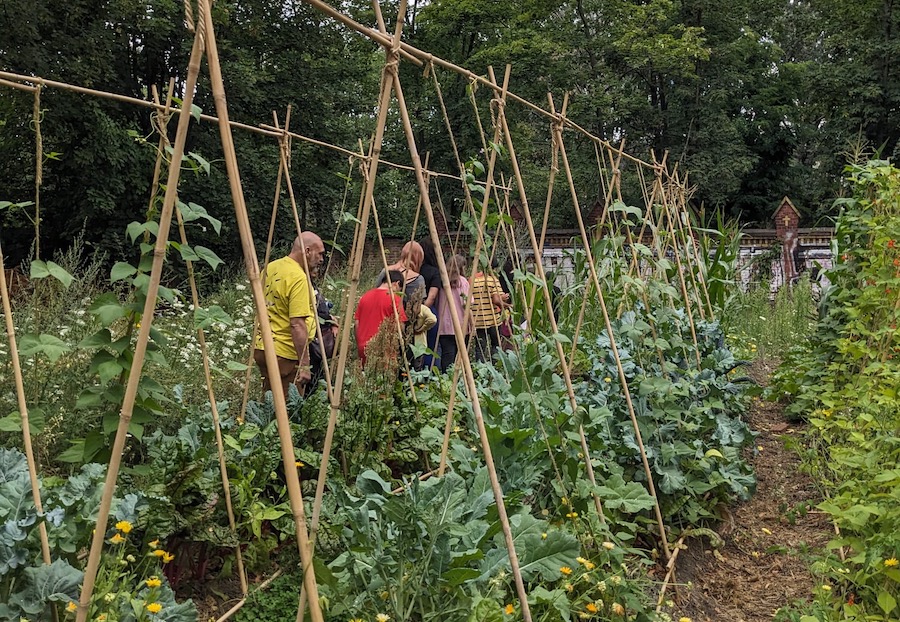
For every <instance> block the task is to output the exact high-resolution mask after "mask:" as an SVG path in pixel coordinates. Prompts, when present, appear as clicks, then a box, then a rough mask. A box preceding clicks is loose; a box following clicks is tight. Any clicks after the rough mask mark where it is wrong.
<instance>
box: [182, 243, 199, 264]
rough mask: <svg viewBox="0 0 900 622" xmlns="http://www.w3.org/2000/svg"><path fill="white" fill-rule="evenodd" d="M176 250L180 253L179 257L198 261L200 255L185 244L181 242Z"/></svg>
mask: <svg viewBox="0 0 900 622" xmlns="http://www.w3.org/2000/svg"><path fill="white" fill-rule="evenodd" d="M178 251H179V252H180V253H181V258H182V259H184V260H185V261H200V255H198V254H197V253H195V252H194V249H193V248H191V247H190V246H188V245H187V244H182V245H181V247H180V248H179V249H178Z"/></svg>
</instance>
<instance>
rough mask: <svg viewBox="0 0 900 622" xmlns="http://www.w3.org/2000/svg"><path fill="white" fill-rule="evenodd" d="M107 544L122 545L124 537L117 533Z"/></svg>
mask: <svg viewBox="0 0 900 622" xmlns="http://www.w3.org/2000/svg"><path fill="white" fill-rule="evenodd" d="M109 542H110V544H122V543H123V542H125V537H124V536H123V535H122V534H120V533H117V534H116V535H114V536H113V537H112V538H110V539H109Z"/></svg>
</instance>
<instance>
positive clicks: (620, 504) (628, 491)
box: [597, 475, 654, 514]
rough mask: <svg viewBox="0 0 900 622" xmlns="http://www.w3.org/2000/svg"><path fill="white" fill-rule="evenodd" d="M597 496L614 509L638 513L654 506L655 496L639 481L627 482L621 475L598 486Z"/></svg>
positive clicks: (612, 477) (614, 476)
mask: <svg viewBox="0 0 900 622" xmlns="http://www.w3.org/2000/svg"><path fill="white" fill-rule="evenodd" d="M597 496H598V497H600V499H601V500H602V501H603V505H604V506H606V507H608V508H610V509H612V510H619V509H620V510H622V511H623V512H626V513H628V514H636V513H637V512H642V511H644V510H649V509H651V508H652V507H653V506H654V503H653V497H651V496H650V494H649V493H648V492H647V490H646V489H645V488H644V487H643V486H642V485H641V484H639V483H637V482H627V483H626V482H625V480H624V479H623V478H622V476H621V475H613V476H611V477H610V478H609V479H607V480H606V485H604V486H598V487H597Z"/></svg>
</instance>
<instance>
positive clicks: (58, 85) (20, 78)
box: [0, 71, 480, 184]
mask: <svg viewBox="0 0 900 622" xmlns="http://www.w3.org/2000/svg"><path fill="white" fill-rule="evenodd" d="M23 82H34V83H40V84H42V85H43V86H44V87H49V88H54V89H59V90H61V91H71V92H73V93H81V94H82V95H90V96H93V97H100V98H103V99H110V100H113V101H118V102H122V103H126V104H134V105H135V106H141V107H144V108H151V109H153V110H156V111H158V112H164V111H165V106H164V105H162V104H158V103H155V102H152V101H147V100H144V99H138V98H137V97H131V96H129V95H121V94H119V93H110V92H108V91H98V90H96V89H90V88H87V87H83V86H78V85H75V84H69V83H68V82H59V81H57V80H46V79H44V78H39V77H36V76H25V75H21V74H16V73H10V72H7V71H0V86H7V87H9V88H20V89H21V90H24V91H29V92H33V91H35V90H37V89H36V87H33V86H30V85H28V84H22V83H23ZM170 112H171V114H179V113H180V112H181V109H180V108H172V109H171V110H170ZM200 120H201V121H209V122H211V123H218V122H219V118H218V117H216V116H213V115H209V114H200ZM228 125H230V126H231V127H232V128H236V129H241V130H245V131H248V132H253V133H255V134H262V135H263V136H272V137H274V138H280V137H281V136H282V135H283V132H282V131H281V130H279V129H277V128H274V127H272V126H271V125H268V124H265V123H260V124H259V126H255V125H248V124H246V123H240V122H239V121H231V120H229V121H228ZM288 134H289V135H290V137H291V138H296V139H297V140H301V141H303V142H305V143H309V144H311V145H316V146H317V147H322V148H324V149H330V150H332V151H336V152H337V153H340V154H341V155H344V156H347V157H350V158H361V157H362V156H360V154H359V152H356V151H352V150H350V149H346V148H344V147H341V146H339V145H334V144H332V143H329V142H325V141H322V140H317V139H315V138H310V137H309V136H304V135H302V134H297V133H296V132H289V133H288ZM380 163H381V164H384V165H385V166H389V167H391V168H396V169H399V170H404V171H413V170H414V169H413V167H411V166H409V165H406V164H397V163H396V162H391V161H390V160H385V159H381V160H380ZM427 173H428V174H429V175H433V176H435V177H446V178H447V179H453V180H456V181H461V180H462V178H461V177H460V176H459V175H453V174H452V173H442V172H439V171H427ZM474 183H476V184H478V183H480V182H478V181H477V180H476V181H475V182H474Z"/></svg>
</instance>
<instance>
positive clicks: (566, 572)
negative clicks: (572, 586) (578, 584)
mask: <svg viewBox="0 0 900 622" xmlns="http://www.w3.org/2000/svg"><path fill="white" fill-rule="evenodd" d="M559 571H560V572H561V573H563V574H564V575H566V576H567V577H568V576H569V575H570V574H572V569H571V568H569V567H568V566H563V567H562V568H560V569H559Z"/></svg>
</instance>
